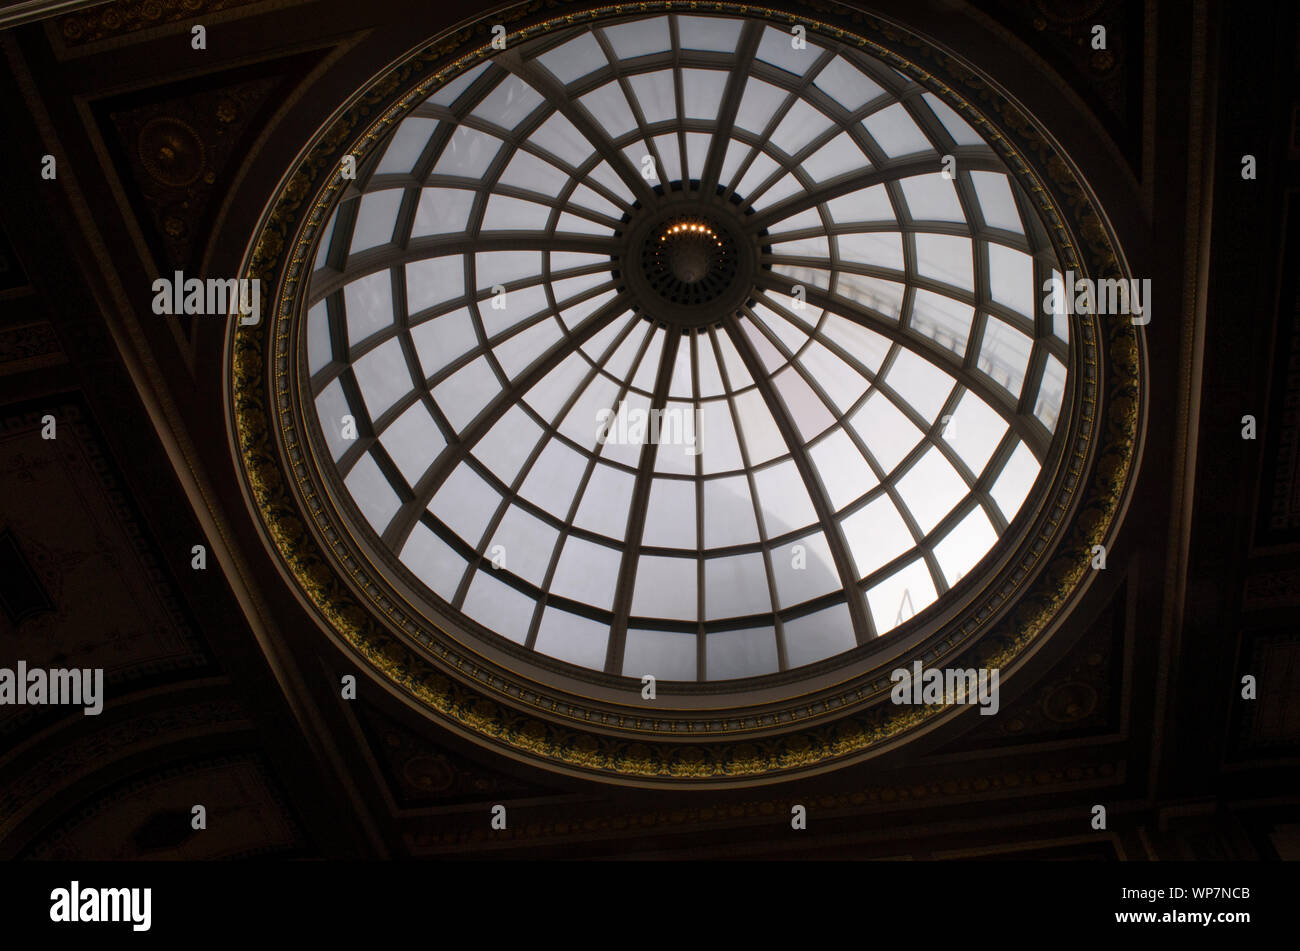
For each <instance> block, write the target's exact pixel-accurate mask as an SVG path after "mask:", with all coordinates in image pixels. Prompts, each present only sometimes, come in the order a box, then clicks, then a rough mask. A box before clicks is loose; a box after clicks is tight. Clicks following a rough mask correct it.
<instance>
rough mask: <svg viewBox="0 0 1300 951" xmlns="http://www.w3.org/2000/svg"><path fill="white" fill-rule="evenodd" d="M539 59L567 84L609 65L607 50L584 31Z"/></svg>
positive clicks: (552, 73)
mask: <svg viewBox="0 0 1300 951" xmlns="http://www.w3.org/2000/svg"><path fill="white" fill-rule="evenodd" d="M537 60H538V62H540V63H541V64H542V65H543V66H545V67H546V68H547V69H548V70H550V72H551V75H552V76H554V77H555V78H556V79H558V80H559V81H560V82H562V83H564V84H566V85H567V84H569V83H571V82H573V81H574V80H575V79H579V78H581V77H583V76H586V75H587V74H588V73H590V72H593V71H595V70H597V69H600V68H601V67H602V66H608V65H609V60H608V59H606V58H605V51H604V50H602V49H601V48H600V44H599V43H597V42H596V38H595V37H594V36H592V35H591V34H590V33H583V34H582V35H581V36H579V37H577V38H576V39H572V40H569V42H567V43H564V44H562V45H561V46H557V47H556V48H555V49H553V50H551V51H550V52H549V53H543V54H542V55H541V56H539V57H537Z"/></svg>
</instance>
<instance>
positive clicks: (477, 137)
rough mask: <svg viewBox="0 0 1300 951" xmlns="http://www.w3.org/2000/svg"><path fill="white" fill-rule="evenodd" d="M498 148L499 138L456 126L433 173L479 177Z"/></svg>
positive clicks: (499, 144) (499, 147) (499, 145)
mask: <svg viewBox="0 0 1300 951" xmlns="http://www.w3.org/2000/svg"><path fill="white" fill-rule="evenodd" d="M500 150H501V140H500V139H498V138H496V137H495V136H491V135H488V134H487V133H486V132H479V131H478V130H477V129H471V128H469V127H468V126H457V127H456V131H455V132H453V133H452V134H451V138H450V139H449V140H448V142H447V145H446V146H445V147H444V148H443V150H442V155H440V156H439V157H438V162H437V164H436V165H434V166H433V174H434V175H456V176H460V177H462V178H473V179H476V180H477V179H480V178H482V177H483V173H484V172H486V171H487V168H488V166H489V165H491V164H492V160H493V159H494V158H496V154H497V152H499V151H500Z"/></svg>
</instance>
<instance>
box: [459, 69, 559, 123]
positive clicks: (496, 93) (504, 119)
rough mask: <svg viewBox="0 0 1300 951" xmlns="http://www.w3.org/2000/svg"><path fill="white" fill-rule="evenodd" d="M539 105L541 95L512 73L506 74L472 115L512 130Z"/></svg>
mask: <svg viewBox="0 0 1300 951" xmlns="http://www.w3.org/2000/svg"><path fill="white" fill-rule="evenodd" d="M541 104H542V96H541V93H539V92H538V91H537V90H536V89H534V88H533V87H532V86H530V85H528V84H527V83H526V82H524V81H523V80H522V79H520V78H519V77H518V76H516V75H515V74H514V73H507V74H506V76H505V78H504V79H502V80H501V82H499V83H497V86H496V88H495V89H493V90H492V91H491V92H490V93H488V94H487V96H486V98H484V100H483V101H482V102H480V103H479V104H478V105H477V106H476V107H475V108H474V112H473V113H472V115H474V116H477V117H478V118H480V119H483V120H484V121H486V122H490V123H492V124H493V125H496V126H500V127H501V128H503V129H513V128H514V127H515V126H517V125H519V123H520V122H521V121H522V120H523V119H524V117H525V116H527V115H528V114H529V113H531V112H532V111H533V110H534V109H536V108H537V107H538V106H540V105H541Z"/></svg>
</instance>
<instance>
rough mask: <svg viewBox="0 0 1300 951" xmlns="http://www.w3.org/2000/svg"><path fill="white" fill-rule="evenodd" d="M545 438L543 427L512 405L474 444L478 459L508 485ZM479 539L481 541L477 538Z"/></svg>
mask: <svg viewBox="0 0 1300 951" xmlns="http://www.w3.org/2000/svg"><path fill="white" fill-rule="evenodd" d="M541 438H542V428H541V427H540V426H538V425H537V424H536V423H535V422H533V418H532V417H531V416H529V415H528V414H527V413H525V412H524V411H523V410H522V409H520V408H519V407H518V406H512V407H510V408H509V409H508V410H506V411H505V414H504V415H502V417H501V418H500V419H499V420H497V421H496V423H495V424H494V425H493V426H492V428H491V429H489V430H488V431H487V435H485V436H484V437H483V438H482V439H480V440H479V441H478V442H477V443H475V445H474V457H475V458H476V459H478V460H479V461H480V462H482V463H483V464H484V465H486V466H487V467H488V469H490V470H491V471H492V474H493V475H495V476H496V477H497V478H498V479H500V480H501V481H502V482H504V483H505V484H506V485H513V484H514V481H515V476H517V475H519V469H520V467H521V466H522V465H523V464H524V460H525V459H527V458H528V456H529V454H530V453H531V452H532V451H533V447H534V446H536V445H537V441H538V440H539V439H541ZM476 540H477V539H476Z"/></svg>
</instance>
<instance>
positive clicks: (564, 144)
mask: <svg viewBox="0 0 1300 951" xmlns="http://www.w3.org/2000/svg"><path fill="white" fill-rule="evenodd" d="M529 141H530V142H531V143H532V144H534V145H537V146H540V147H541V148H543V149H545V150H546V151H547V152H550V153H551V154H552V155H554V156H555V157H556V158H558V159H560V160H561V161H563V162H568V163H569V164H570V165H575V166H576V165H581V164H582V163H583V162H585V161H586V160H587V157H588V156H590V155H591V153H592V152H593V151H595V149H594V148H593V147H592V145H591V143H590V142H588V141H587V138H586V136H584V135H583V134H582V133H581V132H579V131H578V129H577V126H575V125H574V124H573V123H572V122H570V121H569V120H568V119H566V118H565V117H564V116H563V115H561V114H560V113H558V112H557V113H555V114H554V115H552V116H551V117H550V118H549V119H547V120H546V121H545V122H543V123H542V124H541V125H540V126H538V127H537V129H536V130H535V131H534V132H533V134H532V135H531V136H529Z"/></svg>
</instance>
